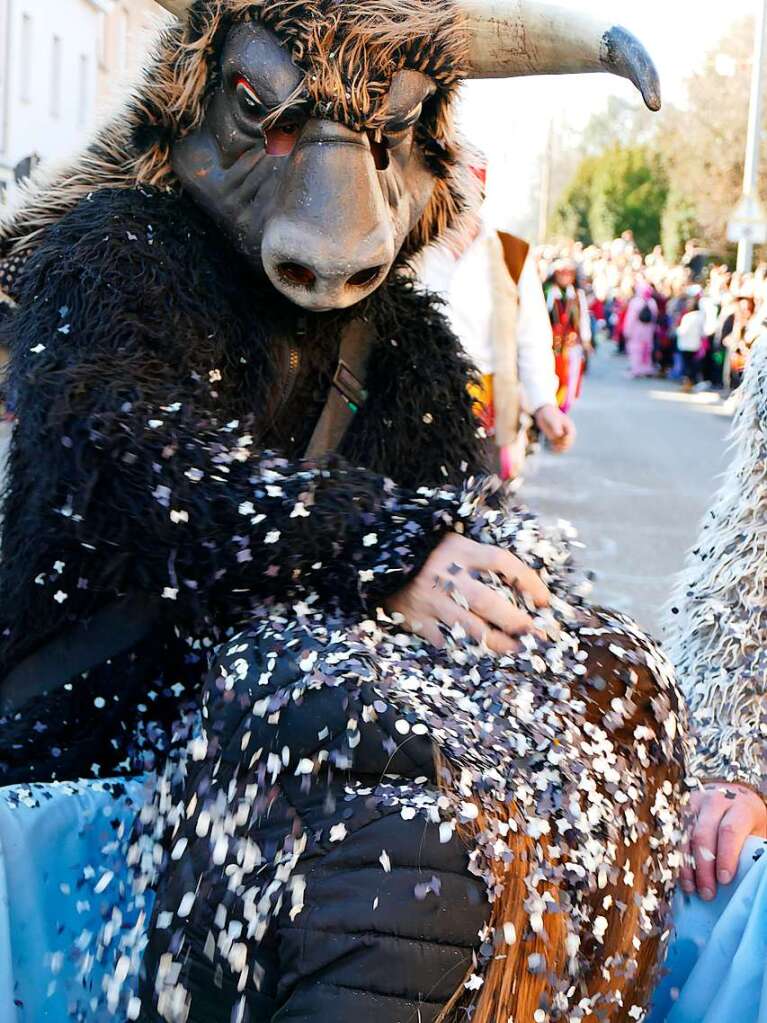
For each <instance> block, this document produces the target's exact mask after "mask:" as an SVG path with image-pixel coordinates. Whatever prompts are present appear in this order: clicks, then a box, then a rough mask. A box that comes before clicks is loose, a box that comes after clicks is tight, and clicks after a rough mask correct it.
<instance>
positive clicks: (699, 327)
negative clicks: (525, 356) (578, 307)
mask: <svg viewBox="0 0 767 1023" xmlns="http://www.w3.org/2000/svg"><path fill="white" fill-rule="evenodd" d="M563 259H567V260H569V261H572V262H574V263H575V264H576V265H577V267H578V278H579V281H578V282H579V285H580V287H581V288H583V289H584V291H585V293H586V297H587V301H588V307H589V311H590V314H591V321H592V327H593V335H594V339H595V341H598V340H610V341H612V342H614V343H615V345H616V348H617V350H618V351H619V352H621V353H623V352H625V353H626V354H627V355H628V356H629V366H630V368H629V370H628V372H629V374H630V375H631V376H634V377H642V376H665V377H668V378H669V379H672V380H678V381H679V382H680V384H681V385H682V386H683V387H684V388H685V389H686V390H692V389H696V390H708V389H717V390H723V391H724V392H729V391H731V390H734V389H735V388H736V387H737V386H738V385H739V383H740V381H741V379H742V375H743V370H744V368H745V365H746V362H747V360H748V356H749V352H750V350H751V347H752V345H753V343H754V341H755V340H756V338H757V337H758V336H759V335H760V334H761V333H762V332H764V330H765V324H766V323H767V264H762V265H760V266H759V267H758V268H757V269H756V270H755V271H754V272H753V273H748V274H740V273H734V272H732V271H730V270H729V268H728V267H727V266H724V265H720V264H717V263H716V262H715V261H714V260H712V259H711V257H710V256H709V254H708V253H707V252H706V251H705V250H704V249H703V248H702V247H701V246H700V245H699V244H698V243H696V242H694V241H693V242H689V243H688V244H687V246H686V249H685V254H684V257H683V259H682V260H681V261H680V262H678V263H673V262H670V261H669V260H667V259H666V258H665V257H664V255H663V252H662V250H661V249H660V247H658V248H656V249H655V250H654V251H653V252H651V253H649V254H648V255H646V256H645V255H642V253H641V252H640V251H639V249H638V248H637V246H636V244H635V242H634V239H633V236H632V234H631V232H626V233H625V234H623V235H622V236H621V237H620V238H617V239H615V240H614V241H612V242H609V243H608V244H605V245H590V246H584V245H582V244H580V243H577V242H568V243H564V244H558V245H546V246H543V247H541V248H540V249H539V250H538V261H539V268H540V272H541V276H542V278H543V279H544V280H545V279H547V278H549V277H550V276H551V274H552V272H553V270H554V268H555V267H556V266H557V265H558V264H559V263H561V261H562V260H563Z"/></svg>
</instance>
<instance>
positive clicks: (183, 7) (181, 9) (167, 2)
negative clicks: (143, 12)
mask: <svg viewBox="0 0 767 1023" xmlns="http://www.w3.org/2000/svg"><path fill="white" fill-rule="evenodd" d="M157 3H158V4H159V5H160V7H164V8H165V10H166V11H170V13H171V14H175V15H176V17H177V18H183V17H184V15H185V14H186V12H187V11H188V10H189V8H190V7H191V6H192V0H157Z"/></svg>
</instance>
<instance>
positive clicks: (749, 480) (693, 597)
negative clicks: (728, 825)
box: [665, 340, 767, 788]
mask: <svg viewBox="0 0 767 1023" xmlns="http://www.w3.org/2000/svg"><path fill="white" fill-rule="evenodd" d="M739 397H740V403H739V407H738V411H737V413H736V415H735V418H734V420H733V426H732V432H731V435H730V444H731V453H730V458H729V462H728V465H727V471H726V473H725V475H724V477H723V480H722V484H721V487H720V489H719V492H718V493H717V495H716V497H715V499H714V501H713V503H712V505H711V507H710V508H709V510H708V511H707V512H706V515H705V517H704V520H703V523H702V525H701V529H700V532H699V534H698V538H697V541H696V543H695V546H694V547H693V549H692V551H690V554H689V556H688V559H687V564H686V567H685V569H684V571H683V572H682V573H681V575H680V576H679V579H678V581H677V584H676V587H675V590H674V594H673V597H672V600H671V603H670V605H669V607H668V608H667V617H666V623H665V624H666V630H667V635H668V640H667V652H668V654H669V657H670V658H671V660H672V662H673V664H674V667H675V668H676V670H677V675H678V677H679V681H680V684H681V686H682V688H683V690H684V692H685V695H686V697H687V701H688V703H689V705H690V708H691V711H692V717H693V721H694V723H695V726H696V731H697V739H698V744H697V759H696V762H695V764H694V767H695V770H696V773H697V774H698V775H699V776H700V777H707V778H727V779H730V780H733V781H735V780H741V781H747V782H749V783H750V784H752V785H753V786H755V787H757V788H758V787H760V786H761V785H762V784H763V777H764V771H765V734H767V729H766V728H765V724H764V721H765V689H766V688H767V681H766V680H767V528H766V522H767V518H766V516H765V498H767V342H765V341H764V340H762V341H759V342H758V343H757V344H756V345H755V347H754V349H753V352H752V356H751V360H750V362H749V365H748V368H747V370H746V374H745V379H744V381H743V385H742V387H741V389H740V392H739Z"/></svg>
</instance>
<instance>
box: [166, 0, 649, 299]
mask: <svg viewBox="0 0 767 1023" xmlns="http://www.w3.org/2000/svg"><path fill="white" fill-rule="evenodd" d="M158 2H159V3H161V5H162V6H163V7H165V8H166V9H167V10H169V11H171V12H172V13H173V14H175V15H176V16H178V17H179V18H182V17H183V16H184V15H185V13H186V12H187V11H188V10H189V9H190V8H191V6H192V0H158ZM455 9H456V11H457V13H458V17H460V18H461V19H462V20H463V23H464V26H465V30H466V40H467V44H468V45H467V71H466V74H465V77H466V78H510V77H521V76H532V75H550V74H575V73H589V72H600V71H601V72H608V73H611V74H615V75H619V76H621V77H623V78H627V79H629V80H630V81H632V82H633V83H634V84H635V85H636V87H637V88H638V89H639V91H640V92H641V94H642V96H643V98H644V101H645V103H646V104H647V106H648V107H649V108H650V109H651V110H658V109H659V108H660V103H661V100H660V85H659V80H658V74H657V72H656V70H655V67H654V65H653V63H652V60H651V59H650V57H649V55H648V53H647V51H646V50H645V49H644V47H643V46H642V45H641V43H640V42H639V41H638V40H637V39H636V38H635V37H634V36H633V35H631V33H629V32H627V31H626V30H625V29H622V28H619V27H616V26H613V25H610V24H609V23H604V22H602V21H600V20H598V19H595V18H593V17H590V16H587V15H584V14H583V13H580V12H577V11H571V10H567V9H564V8H560V7H556V6H553V5H549V4H544V3H539V2H537V0H456V3H455ZM222 67H223V72H224V73H223V75H222V84H220V85H219V86H218V88H217V89H216V90H214V92H213V93H212V95H211V98H210V101H209V105H208V109H207V112H206V116H205V121H204V123H203V125H202V127H201V128H200V130H198V131H196V132H194V133H192V134H191V135H189V136H187V137H185V138H182V139H180V140H178V141H177V142H176V143H175V145H174V151H173V167H174V170H175V171H176V174H177V176H178V178H179V180H180V181H181V182H182V184H183V185H184V187H185V188H186V190H187V191H188V192H189V193H190V194H191V196H192V197H193V198H194V200H195V201H196V202H197V203H198V204H199V205H200V206H202V207H203V208H205V209H206V210H207V211H208V213H209V214H210V215H211V216H212V217H213V218H214V219H215V220H216V221H217V222H218V223H219V224H220V226H221V227H222V228H223V229H224V230H225V231H226V232H227V234H228V235H229V236H230V237H232V238H233V240H234V242H235V244H236V245H237V247H238V248H239V250H240V251H241V252H243V254H244V255H245V256H246V257H247V258H248V259H249V260H250V262H251V263H253V264H254V265H255V266H256V267H257V268H258V269H259V270H260V271H263V272H265V273H266V275H267V276H268V277H269V279H270V280H271V282H272V284H273V285H274V286H275V287H276V288H277V289H278V290H279V291H280V292H282V293H283V294H284V295H285V296H286V297H288V298H289V299H290V300H291V301H293V302H294V303H296V304H297V305H299V306H303V307H304V308H307V309H311V310H315V311H323V310H329V309H340V308H345V307H348V306H351V305H353V304H355V303H356V302H358V301H360V300H361V299H362V298H364V297H366V296H367V295H368V294H370V293H371V292H372V291H374V290H375V289H376V288H377V287H378V286H379V285H380V283H381V282H382V280H383V279H384V278H385V277H386V274H387V273H388V272H389V270H390V268H391V266H392V264H393V262H394V260H395V258H396V256H397V254H398V252H399V251H400V249H401V248H402V246H403V244H404V242H405V239H406V238H407V236H408V235H409V233H410V232H411V231H412V230H413V228H414V226H415V225H416V223H417V222H418V220H419V218H420V217H421V215H422V214H423V211H424V209H425V208H426V206H427V204H428V203H429V201H430V197H431V195H432V192H433V189H434V184H435V182H434V177H433V174H432V172H431V171H430V170H429V167H428V166H427V162H426V160H425V159H424V158H423V155H422V154H421V153H420V152H419V147H418V146H415V145H413V127H414V121H417V119H418V116H419V113H420V109H421V105H422V104H423V103H425V102H426V100H427V99H428V97H429V96H430V94H431V93H433V92H434V83H433V82H431V80H430V79H429V77H428V76H427V75H424V74H421V73H420V72H417V71H408V70H404V71H399V72H397V73H396V74H395V76H394V78H393V79H392V83H391V88H390V90H389V100H388V109H389V122H388V123H387V125H386V126H385V127H384V133H385V134H386V153H385V154H382V153H381V152H379V151H378V150H377V138H378V136H375V135H371V134H370V133H366V132H364V131H362V132H360V131H354V130H352V128H350V127H347V126H344V125H342V124H340V123H337V122H336V121H334V120H332V119H330V118H327V119H326V118H325V117H324V116H320V117H317V116H314V117H311V118H309V119H306V118H304V119H298V120H296V121H292V120H291V117H290V115H289V110H290V107H291V103H292V102H293V101H294V100H295V98H296V96H297V95H298V94H299V93H300V90H301V83H302V74H301V71H300V69H299V68H298V67H296V65H295V64H293V62H292V60H291V58H290V56H289V54H288V52H287V51H286V50H285V49H284V48H283V47H281V46H280V45H279V43H278V41H277V39H276V37H275V36H274V35H273V34H272V33H271V32H270V31H269V29H267V28H266V27H264V26H263V25H261V24H260V23H259V22H252V21H246V22H242V23H240V24H239V25H235V26H234V28H233V29H232V30H231V31H230V33H229V36H228V37H227V39H226V41H225V44H224V49H223V56H222ZM281 107H284V109H285V110H286V111H288V114H287V115H284V116H283V117H282V119H281V120H275V121H274V122H273V123H270V120H269V116H270V115H269V112H270V111H274V110H275V109H279V108H281ZM259 118H260V120H259ZM267 128H268V130H267ZM392 140H393V141H392ZM285 156H289V157H290V160H289V161H285V160H284V157H285ZM382 160H383V163H382ZM288 165H289V170H287V171H286V169H285V168H286V167H288ZM381 172H383V173H381Z"/></svg>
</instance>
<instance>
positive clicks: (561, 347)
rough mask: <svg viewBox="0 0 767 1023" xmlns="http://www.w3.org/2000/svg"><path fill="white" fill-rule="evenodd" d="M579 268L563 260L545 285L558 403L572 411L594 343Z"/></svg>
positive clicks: (568, 260) (557, 264)
mask: <svg viewBox="0 0 767 1023" xmlns="http://www.w3.org/2000/svg"><path fill="white" fill-rule="evenodd" d="M577 271H578V268H577V265H576V263H575V262H574V261H573V260H570V259H560V260H558V261H557V263H555V264H554V268H553V273H552V275H551V277H550V278H549V280H548V281H547V282H546V284H545V286H544V291H545V294H546V304H547V306H548V310H549V319H550V321H551V330H552V333H553V335H554V365H555V367H556V373H557V378H558V380H559V390H558V392H557V401H558V404H559V408H560V409H561V410H562V412H565V413H566V412H569V411H570V409H571V408H572V407H573V405H574V404H575V402H576V401H577V400H578V398H579V397H580V394H581V387H582V385H583V375H584V373H585V371H586V346H590V344H591V323H590V320H589V312H588V305H587V303H586V296H585V295H584V293H583V291H582V290H581V289H580V288H579V287H578V286H577V284H576V277H577Z"/></svg>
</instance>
